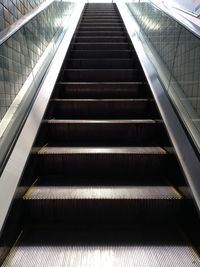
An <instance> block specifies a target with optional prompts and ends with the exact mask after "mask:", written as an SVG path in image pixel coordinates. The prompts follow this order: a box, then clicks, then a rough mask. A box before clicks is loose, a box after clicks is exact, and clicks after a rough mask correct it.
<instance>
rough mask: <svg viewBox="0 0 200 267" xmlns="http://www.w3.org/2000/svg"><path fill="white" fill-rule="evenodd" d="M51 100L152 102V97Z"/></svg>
mask: <svg viewBox="0 0 200 267" xmlns="http://www.w3.org/2000/svg"><path fill="white" fill-rule="evenodd" d="M50 101H51V102H133V103H134V102H153V103H154V99H153V98H141V99H139V98H137V99H134V98H133V99H130V98H128V99H127V98H124V99H123V98H120V99H91V98H89V99H86V98H84V99H63V98H52V99H51V100H50Z"/></svg>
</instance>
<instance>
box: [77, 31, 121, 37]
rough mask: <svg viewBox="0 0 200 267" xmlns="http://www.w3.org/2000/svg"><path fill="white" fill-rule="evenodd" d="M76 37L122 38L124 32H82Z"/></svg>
mask: <svg viewBox="0 0 200 267" xmlns="http://www.w3.org/2000/svg"><path fill="white" fill-rule="evenodd" d="M76 36H77V37H92V36H93V37H100V36H101V37H124V36H126V34H125V32H122V31H114V32H111V31H103V32H101V31H96V32H95V31H85V32H84V31H82V32H78V33H77V35H76Z"/></svg>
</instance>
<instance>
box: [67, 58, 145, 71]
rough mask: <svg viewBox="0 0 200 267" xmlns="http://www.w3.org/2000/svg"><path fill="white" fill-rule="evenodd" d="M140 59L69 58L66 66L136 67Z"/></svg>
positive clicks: (73, 67) (99, 67) (86, 67)
mask: <svg viewBox="0 0 200 267" xmlns="http://www.w3.org/2000/svg"><path fill="white" fill-rule="evenodd" d="M139 66H140V63H139V61H138V60H133V59H113V58H109V59H101V58H100V59H69V60H66V61H65V64H64V68H69V69H70V68H71V69H76V68H77V69H103V68H105V69H131V68H133V69H136V68H139Z"/></svg>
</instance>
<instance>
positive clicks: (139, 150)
mask: <svg viewBox="0 0 200 267" xmlns="http://www.w3.org/2000/svg"><path fill="white" fill-rule="evenodd" d="M38 154H41V155H44V154H130V155H141V154H145V155H152V154H153V155H155V154H156V155H158V154H159V155H165V154H167V152H166V151H165V150H164V149H162V148H161V147H129V148H127V147H115V148H109V147H101V148H99V147H92V148H88V147H46V146H44V147H43V148H41V149H40V150H39V151H38Z"/></svg>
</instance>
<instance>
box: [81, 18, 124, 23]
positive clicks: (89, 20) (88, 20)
mask: <svg viewBox="0 0 200 267" xmlns="http://www.w3.org/2000/svg"><path fill="white" fill-rule="evenodd" d="M82 22H84V23H101V22H102V23H116V22H118V23H122V21H121V19H109V18H107V19H102V18H99V19H93V18H83V19H82V21H81V23H82Z"/></svg>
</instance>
